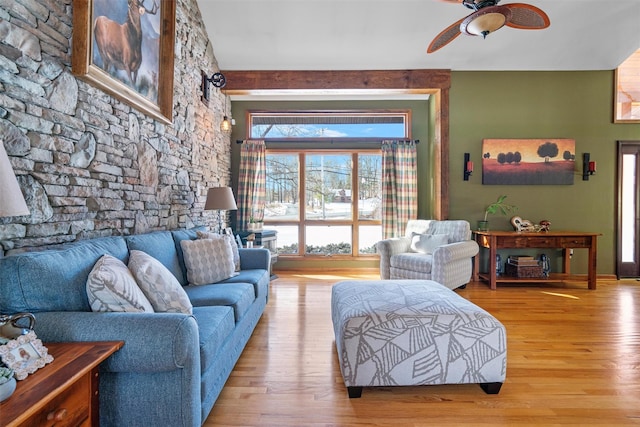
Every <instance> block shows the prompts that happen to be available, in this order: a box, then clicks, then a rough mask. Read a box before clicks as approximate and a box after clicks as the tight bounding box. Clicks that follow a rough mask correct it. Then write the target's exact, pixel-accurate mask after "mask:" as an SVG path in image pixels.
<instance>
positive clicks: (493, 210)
mask: <svg viewBox="0 0 640 427" xmlns="http://www.w3.org/2000/svg"><path fill="white" fill-rule="evenodd" d="M506 198H507V196H506V195H502V196H500V197H498V200H496V201H495V202H493V203H491V204H490V205H489V206H487V208H486V209H485V210H484V219H483V220H480V221H478V231H487V230H489V220H488V219H487V217H488V216H489V214H497V213H498V212H500V213H502V215H506V214H507V213H509V212H513V211H515V210H517V209H518V208H517V207H515V206H514V205H509V204H507V203H505V202H504V200H505V199H506Z"/></svg>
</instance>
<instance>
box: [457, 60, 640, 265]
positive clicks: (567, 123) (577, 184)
mask: <svg viewBox="0 0 640 427" xmlns="http://www.w3.org/2000/svg"><path fill="white" fill-rule="evenodd" d="M613 79H614V73H613V71H585V72H454V73H452V79H451V92H450V119H451V122H450V137H451V139H450V167H451V181H450V190H451V194H450V196H451V199H450V200H451V203H450V215H449V216H450V218H462V219H467V220H469V221H470V222H471V224H472V227H473V226H474V224H475V222H476V221H477V220H478V219H480V218H481V217H482V215H483V212H484V208H485V206H486V205H487V204H489V203H490V202H492V201H494V200H495V199H496V198H497V197H498V196H499V195H501V194H507V195H508V198H507V201H509V202H510V203H512V204H515V205H516V206H517V207H518V211H517V214H518V215H519V216H521V217H522V218H525V219H529V220H531V221H533V222H535V223H537V222H538V221H540V220H542V219H548V220H549V221H551V229H552V230H580V231H596V232H599V233H602V236H601V237H600V238H599V239H598V274H615V269H616V260H615V256H616V248H615V245H616V239H615V226H616V224H615V219H616V218H615V215H616V163H617V141H618V140H634V139H636V140H640V125H638V124H614V123H613V121H612V117H613V88H614V81H613ZM484 138H571V139H575V141H576V157H577V160H576V171H575V176H574V184H573V185H534V186H521V185H482V172H481V168H480V167H476V168H475V169H476V172H474V174H473V176H472V177H471V178H470V180H469V181H463V180H462V178H461V174H462V158H463V153H465V152H469V153H471V157H472V160H473V161H474V162H475V164H476V165H478V166H479V165H480V164H481V160H482V155H481V151H482V140H483V139H484ZM585 152H589V153H591V159H592V160H595V161H596V162H597V165H598V171H597V173H596V175H593V176H592V177H591V178H590V180H589V181H583V180H582V160H581V158H582V154H583V153H585ZM490 221H491V228H493V229H504V230H509V229H512V228H511V225H510V224H509V217H503V216H493V217H492V218H490ZM555 255H557V253H556V254H555ZM555 267H556V268H558V262H557V261H556V264H555ZM586 271H587V264H586V250H576V251H575V255H574V258H573V260H572V272H576V273H586Z"/></svg>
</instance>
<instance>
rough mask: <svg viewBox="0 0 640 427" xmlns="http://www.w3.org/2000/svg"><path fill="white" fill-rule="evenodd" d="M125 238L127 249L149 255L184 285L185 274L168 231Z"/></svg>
mask: <svg viewBox="0 0 640 427" xmlns="http://www.w3.org/2000/svg"><path fill="white" fill-rule="evenodd" d="M125 240H126V241H127V246H128V247H129V250H138V251H142V252H146V253H147V254H149V255H151V256H152V257H153V258H155V259H157V260H158V261H160V263H161V264H162V265H164V266H165V267H167V269H168V270H169V271H170V272H171V273H173V275H174V276H176V279H178V282H180V284H181V285H183V286H184V284H185V282H186V279H185V277H186V276H185V275H184V273H183V271H182V266H181V265H180V260H179V259H178V252H177V251H176V246H175V243H174V241H173V237H172V235H171V232H170V231H156V232H154V233H147V234H137V235H133V236H127V237H125Z"/></svg>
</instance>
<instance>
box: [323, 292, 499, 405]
mask: <svg viewBox="0 0 640 427" xmlns="http://www.w3.org/2000/svg"><path fill="white" fill-rule="evenodd" d="M331 315H332V320H333V329H334V333H335V338H336V348H337V351H338V357H339V360H340V369H341V371H342V376H343V378H344V382H345V385H346V386H347V388H348V389H349V395H350V396H351V397H359V395H360V393H361V391H362V388H361V387H363V386H401V385H405V386H407V385H427V384H468V383H478V384H480V385H481V386H482V388H483V389H484V390H485V392H487V393H492V394H493V393H497V392H499V390H500V386H501V384H502V382H503V381H504V379H505V376H506V365H507V348H506V331H505V328H504V326H503V325H502V324H501V323H500V322H499V321H498V320H497V319H496V318H495V317H493V316H492V315H491V314H489V313H488V312H486V311H485V310H483V309H481V308H480V307H478V306H476V305H475V304H473V303H471V302H470V301H468V300H466V299H464V298H462V297H461V296H460V295H458V294H456V293H455V292H454V291H452V290H450V289H449V288H447V287H445V286H443V285H441V284H439V283H437V282H434V281H431V280H379V281H344V282H339V283H336V284H335V285H333V288H332V295H331Z"/></svg>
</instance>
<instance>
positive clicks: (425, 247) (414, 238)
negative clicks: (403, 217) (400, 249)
mask: <svg viewBox="0 0 640 427" xmlns="http://www.w3.org/2000/svg"><path fill="white" fill-rule="evenodd" d="M447 243H449V237H448V236H447V235H446V234H420V233H411V250H412V251H414V252H420V253H423V254H432V253H433V251H435V250H436V248H437V247H438V246H442V245H446V244H447Z"/></svg>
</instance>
